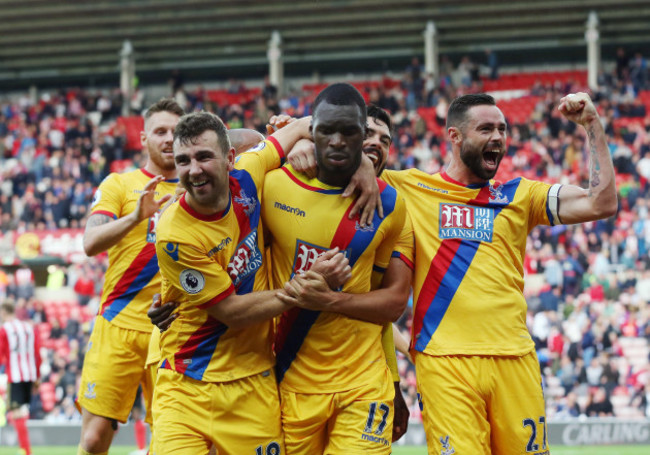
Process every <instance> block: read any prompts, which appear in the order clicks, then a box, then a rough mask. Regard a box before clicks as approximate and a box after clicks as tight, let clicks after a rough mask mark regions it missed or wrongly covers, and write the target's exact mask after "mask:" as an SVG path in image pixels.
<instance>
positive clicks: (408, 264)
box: [392, 251, 415, 270]
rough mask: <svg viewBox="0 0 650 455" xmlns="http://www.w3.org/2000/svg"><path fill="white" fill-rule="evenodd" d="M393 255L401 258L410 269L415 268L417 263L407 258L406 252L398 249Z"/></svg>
mask: <svg viewBox="0 0 650 455" xmlns="http://www.w3.org/2000/svg"><path fill="white" fill-rule="evenodd" d="M392 257H394V258H398V259H401V260H402V261H403V262H404V264H406V266H407V267H408V268H409V269H411V270H415V265H414V264H413V262H411V261H410V260H409V258H407V257H406V256H405V255H404V254H402V253H399V252H397V251H393V254H392Z"/></svg>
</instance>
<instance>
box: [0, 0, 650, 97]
mask: <svg viewBox="0 0 650 455" xmlns="http://www.w3.org/2000/svg"><path fill="white" fill-rule="evenodd" d="M592 10H593V11H595V12H596V13H597V14H598V17H599V19H600V36H601V38H602V45H603V55H604V56H605V57H607V56H610V57H611V56H613V55H614V49H615V47H617V46H625V47H627V48H629V49H631V50H634V49H642V50H643V49H644V47H645V49H650V46H648V45H649V44H650V2H648V1H647V0H618V1H610V0H607V1H605V0H521V1H515V2H513V1H511V0H491V1H484V0H464V1H461V0H430V1H413V0H400V1H388V0H330V1H326V0H323V1H313V0H290V1H287V0H275V1H262V0H237V1H233V0H75V1H72V0H58V1H55V2H53V1H50V0H0V17H2V20H3V26H2V29H3V33H2V35H1V36H0V84H1V85H2V86H4V87H19V86H28V85H30V84H32V83H36V84H52V83H56V82H57V81H59V82H66V83H71V82H72V83H75V82H79V83H81V84H87V83H93V82H101V81H113V82H115V81H117V80H118V79H117V72H118V64H119V56H118V54H119V51H120V49H121V47H122V43H123V42H124V40H125V39H128V40H130V41H131V42H132V43H133V46H134V48H135V51H136V58H137V73H138V75H139V76H140V77H141V78H145V79H148V80H155V81H158V82H159V81H162V80H165V79H166V78H167V77H169V74H170V72H171V70H173V69H181V70H183V71H184V73H185V74H189V75H196V76H197V77H206V76H207V77H211V78H223V79H225V78H228V77H233V76H236V77H239V78H242V77H243V76H248V75H250V76H252V77H259V76H262V75H264V74H265V73H266V72H267V60H266V53H267V45H268V40H269V39H270V36H271V33H272V31H274V30H278V31H279V32H280V33H281V35H282V39H283V56H284V59H285V63H286V68H287V73H288V74H290V73H294V74H298V73H302V74H310V73H312V72H313V71H319V72H322V73H326V72H328V71H345V72H354V71H358V70H368V69H372V70H375V71H382V70H386V69H389V68H393V69H401V68H403V65H404V63H405V62H408V60H409V59H410V58H411V57H412V56H413V55H422V53H423V49H424V45H423V38H422V32H423V30H424V28H425V26H426V22H427V21H429V20H433V21H434V22H435V25H436V28H437V30H438V35H439V44H440V52H441V53H442V54H447V55H449V56H451V57H452V58H454V59H457V58H458V57H459V56H460V55H464V54H469V55H472V54H475V55H478V54H479V53H480V54H482V53H483V52H484V50H485V49H487V48H490V49H493V50H495V51H497V52H498V55H499V59H500V61H501V63H502V64H530V63H536V64H539V63H543V62H549V63H554V62H573V63H584V61H585V60H586V57H585V55H586V51H585V41H584V34H585V22H586V20H587V16H588V13H589V11H592Z"/></svg>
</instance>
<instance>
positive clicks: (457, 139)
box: [447, 126, 463, 145]
mask: <svg viewBox="0 0 650 455" xmlns="http://www.w3.org/2000/svg"><path fill="white" fill-rule="evenodd" d="M447 135H448V136H449V140H450V141H451V143H452V144H456V145H458V144H460V143H461V142H462V141H463V133H462V132H461V131H460V128H458V127H456V126H450V127H449V128H447Z"/></svg>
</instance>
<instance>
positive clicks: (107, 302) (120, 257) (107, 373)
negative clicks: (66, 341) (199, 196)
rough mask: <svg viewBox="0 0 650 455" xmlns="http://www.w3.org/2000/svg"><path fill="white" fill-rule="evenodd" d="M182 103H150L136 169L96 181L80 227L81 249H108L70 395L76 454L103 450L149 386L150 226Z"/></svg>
mask: <svg viewBox="0 0 650 455" xmlns="http://www.w3.org/2000/svg"><path fill="white" fill-rule="evenodd" d="M183 114H184V112H183V109H182V108H181V107H180V106H179V105H178V104H177V103H176V102H175V101H174V100H171V99H162V100H160V101H158V102H157V103H155V104H153V105H152V106H151V107H150V108H149V109H148V110H147V112H146V113H145V115H144V131H142V133H141V143H142V146H143V150H144V151H145V152H146V153H147V162H146V164H145V165H144V167H143V168H142V169H138V170H135V171H131V172H126V173H124V174H116V173H113V174H110V175H109V176H108V177H106V179H104V181H103V182H102V183H101V184H100V185H99V188H98V189H97V191H96V192H95V196H94V199H93V203H92V206H91V215H90V217H89V218H88V221H87V223H86V230H85V232H84V239H83V242H84V250H85V252H86V254H87V255H89V256H94V255H96V254H99V253H101V252H104V251H108V257H109V266H108V269H107V271H106V275H105V281H104V287H103V291H102V299H101V303H100V307H99V311H98V315H97V317H96V318H95V325H94V327H93V331H92V333H91V335H90V340H89V343H88V348H87V353H86V357H85V360H84V365H83V369H82V374H81V383H80V386H79V392H78V394H77V396H78V398H77V406H79V407H80V408H81V413H82V426H81V440H80V442H79V448H78V454H83V455H85V454H105V453H108V449H109V447H110V444H111V441H112V439H113V433H114V431H115V430H116V429H117V421H120V422H126V420H127V418H128V416H129V413H130V412H131V407H132V406H133V401H134V399H135V395H136V392H137V389H138V385H140V384H142V390H143V393H144V396H145V401H146V402H150V400H151V396H152V393H153V383H152V378H151V377H149V376H150V375H148V374H147V373H146V369H145V360H146V357H147V350H148V345H149V338H150V336H151V323H150V322H149V319H148V318H147V309H148V308H149V304H150V302H151V299H152V297H153V295H154V293H156V292H158V290H159V289H160V274H159V272H158V262H157V260H156V249H155V241H156V235H155V228H156V224H157V222H158V215H159V209H160V207H161V206H162V205H163V204H164V203H165V202H167V201H168V200H169V199H170V198H171V195H172V194H173V193H174V191H175V190H176V184H177V182H178V180H177V179H176V168H175V166H174V155H173V148H172V144H173V139H174V129H175V128H176V124H177V123H178V120H179V118H180V117H181V116H182V115H183Z"/></svg>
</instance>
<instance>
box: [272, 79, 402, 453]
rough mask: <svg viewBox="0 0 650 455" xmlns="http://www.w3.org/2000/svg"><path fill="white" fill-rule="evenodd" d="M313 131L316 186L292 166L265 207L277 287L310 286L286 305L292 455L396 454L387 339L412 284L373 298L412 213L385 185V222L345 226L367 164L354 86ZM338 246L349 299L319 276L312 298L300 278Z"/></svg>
mask: <svg viewBox="0 0 650 455" xmlns="http://www.w3.org/2000/svg"><path fill="white" fill-rule="evenodd" d="M311 131H312V136H313V139H314V143H315V146H316V160H317V161H318V175H317V177H316V178H308V177H306V176H304V175H301V174H299V173H297V172H296V171H295V170H294V169H293V168H292V167H287V166H285V167H284V168H282V169H280V170H277V171H273V172H271V173H269V174H268V175H267V177H266V180H265V186H264V192H263V201H264V202H263V205H262V215H263V219H264V223H265V227H266V229H267V231H268V232H270V233H271V236H272V238H271V240H270V242H271V250H270V251H271V257H272V261H273V270H272V281H273V282H272V285H273V286H278V285H280V286H281V285H282V283H284V282H285V281H287V280H289V278H291V277H293V280H292V282H294V283H297V282H299V281H303V280H306V281H305V282H304V283H302V284H299V285H298V284H297V285H296V286H292V287H290V288H287V290H288V291H290V293H291V294H292V296H284V297H282V298H286V301H287V302H288V303H292V304H296V305H298V306H300V308H296V309H292V310H290V311H288V312H285V313H284V314H283V315H282V319H281V321H280V324H279V329H278V332H279V333H278V337H277V338H276V353H277V366H276V370H277V374H278V380H279V382H280V390H281V396H282V400H281V401H282V424H283V428H284V431H285V440H286V444H287V453H288V454H319V453H328V454H330V453H361V452H368V453H390V451H391V436H392V430H391V429H392V420H393V412H392V408H393V395H394V388H393V385H392V383H391V382H392V380H391V376H390V373H389V371H388V368H387V366H386V359H385V357H384V353H383V350H382V345H381V332H382V325H383V324H384V323H385V322H387V321H392V320H395V319H396V318H397V317H399V315H400V314H401V312H402V311H403V309H404V307H405V305H406V300H407V298H408V293H409V283H408V281H406V282H391V283H389V284H388V285H387V286H385V287H384V288H382V289H379V290H371V281H373V279H374V280H376V278H377V276H379V277H380V278H379V279H381V275H382V273H383V271H385V269H386V268H387V267H388V264H389V261H390V258H391V256H392V253H393V247H394V245H395V242H396V241H397V239H398V238H399V236H400V234H401V232H402V227H403V224H404V219H405V217H406V212H405V206H404V204H403V201H402V200H401V198H399V196H398V194H397V193H396V192H395V190H394V189H393V188H391V187H389V186H387V185H385V184H383V183H382V184H381V185H380V188H381V199H382V205H383V211H384V214H385V217H384V218H383V219H381V218H379V217H378V216H375V217H374V219H373V220H372V222H371V224H370V225H369V226H362V225H361V224H360V223H358V221H357V220H350V219H349V218H348V217H347V211H348V210H349V208H350V206H351V202H350V201H346V200H343V199H341V198H340V197H339V195H340V193H341V192H342V191H343V187H345V186H346V185H347V184H348V182H349V180H350V177H351V175H352V174H353V173H354V172H355V171H356V170H357V168H358V166H359V164H360V162H361V160H362V156H363V154H362V145H363V140H364V137H365V133H366V106H365V102H364V101H363V97H361V95H360V94H359V92H358V91H357V90H356V89H354V87H352V86H350V85H349V84H334V85H331V86H329V87H328V88H326V89H325V90H324V91H323V92H321V93H320V94H319V95H318V97H317V98H316V100H315V102H314V111H313V123H312V126H311ZM335 246H336V247H339V248H340V249H341V250H342V251H345V252H346V254H347V255H348V259H349V260H350V264H351V265H352V279H351V280H350V281H349V282H348V283H346V285H345V286H344V287H343V292H332V291H328V290H329V288H328V287H327V286H326V285H325V283H324V282H322V279H321V278H320V277H319V279H320V282H321V287H318V286H313V287H311V289H313V290H314V291H315V292H314V294H313V295H306V294H303V293H301V292H300V290H298V289H299V288H303V289H307V287H309V285H310V280H311V279H312V278H311V277H313V276H314V274H310V272H307V273H305V275H304V278H303V277H301V274H302V273H303V272H305V271H306V270H308V269H309V266H310V264H311V263H312V262H313V261H314V260H315V258H316V257H318V255H319V254H320V253H322V252H323V251H326V250H327V249H329V248H332V247H335ZM404 267H405V268H407V270H408V267H406V266H405V265H404ZM375 271H379V272H380V273H373V272H375ZM322 286H324V288H323V287H322ZM325 288H326V289H327V290H326V289H325ZM372 289H374V287H373V288H372ZM295 297H298V298H297V299H296V298H295Z"/></svg>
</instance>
